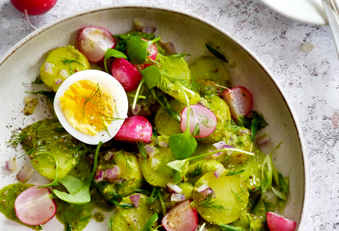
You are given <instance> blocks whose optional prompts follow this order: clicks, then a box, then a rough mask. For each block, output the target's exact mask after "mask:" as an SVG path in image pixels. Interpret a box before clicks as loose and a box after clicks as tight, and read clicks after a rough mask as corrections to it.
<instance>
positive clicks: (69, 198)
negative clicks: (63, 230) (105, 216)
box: [53, 141, 102, 204]
mask: <svg viewBox="0 0 339 231" xmlns="http://www.w3.org/2000/svg"><path fill="white" fill-rule="evenodd" d="M101 145H102V142H101V141H100V142H99V144H98V146H97V149H96V151H95V155H94V164H93V169H92V172H91V175H90V177H89V178H88V180H87V181H85V182H82V181H81V180H79V179H77V178H75V177H72V176H69V175H67V176H66V177H64V178H62V179H59V182H60V183H62V184H63V185H64V186H65V188H66V189H67V190H68V192H69V193H65V192H61V191H59V190H56V189H53V193H54V194H55V195H56V196H57V197H58V198H60V199H61V200H63V201H66V202H68V203H71V204H86V203H88V202H90V201H91V195H90V186H91V183H92V181H93V178H94V175H95V172H96V169H97V166H98V156H99V150H100V147H101Z"/></svg>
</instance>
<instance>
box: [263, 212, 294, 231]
mask: <svg viewBox="0 0 339 231" xmlns="http://www.w3.org/2000/svg"><path fill="white" fill-rule="evenodd" d="M266 220H267V226H268V228H269V229H270V231H294V230H295V227H296V226H297V223H296V222H295V221H292V220H289V219H287V218H285V217H283V216H281V215H279V214H277V213H274V212H267V214H266Z"/></svg>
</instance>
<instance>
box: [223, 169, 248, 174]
mask: <svg viewBox="0 0 339 231" xmlns="http://www.w3.org/2000/svg"><path fill="white" fill-rule="evenodd" d="M244 171H245V169H241V170H235V171H231V172H228V173H227V174H226V176H233V175H238V174H240V173H242V172H244Z"/></svg>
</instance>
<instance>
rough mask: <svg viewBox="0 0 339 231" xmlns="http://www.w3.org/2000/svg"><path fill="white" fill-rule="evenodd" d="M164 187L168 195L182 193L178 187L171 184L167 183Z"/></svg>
mask: <svg viewBox="0 0 339 231" xmlns="http://www.w3.org/2000/svg"><path fill="white" fill-rule="evenodd" d="M166 186H167V190H168V191H169V192H170V193H181V192H182V189H181V188H180V187H179V186H178V185H176V184H174V183H172V182H169V183H168V184H167V185H166Z"/></svg>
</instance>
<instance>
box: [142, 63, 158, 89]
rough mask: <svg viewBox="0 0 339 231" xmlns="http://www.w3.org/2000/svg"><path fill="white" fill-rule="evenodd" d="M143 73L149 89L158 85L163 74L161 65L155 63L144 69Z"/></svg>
mask: <svg viewBox="0 0 339 231" xmlns="http://www.w3.org/2000/svg"><path fill="white" fill-rule="evenodd" d="M141 74H142V76H143V78H145V83H146V84H147V86H148V88H149V89H151V88H153V87H155V86H156V85H157V83H158V81H159V79H160V76H161V74H160V69H159V67H157V66H154V65H151V66H149V67H146V68H145V69H144V70H142V71H141Z"/></svg>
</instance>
